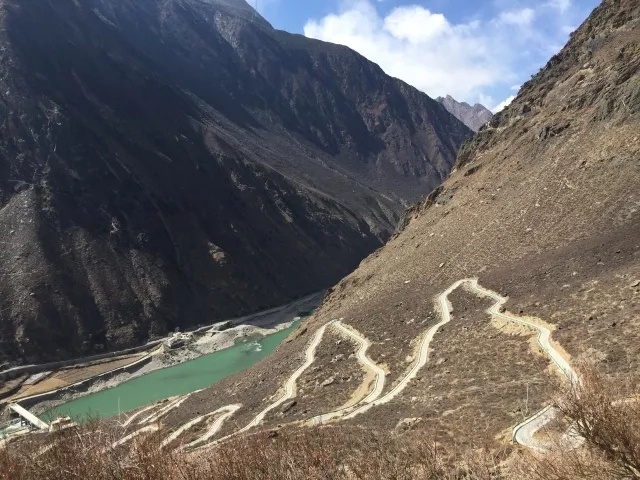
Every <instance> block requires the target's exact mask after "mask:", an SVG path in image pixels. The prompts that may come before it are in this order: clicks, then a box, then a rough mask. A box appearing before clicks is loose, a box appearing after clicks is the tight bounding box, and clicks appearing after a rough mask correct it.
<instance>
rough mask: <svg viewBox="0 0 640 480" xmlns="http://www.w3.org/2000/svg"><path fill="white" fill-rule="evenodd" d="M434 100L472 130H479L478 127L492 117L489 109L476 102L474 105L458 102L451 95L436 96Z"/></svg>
mask: <svg viewBox="0 0 640 480" xmlns="http://www.w3.org/2000/svg"><path fill="white" fill-rule="evenodd" d="M436 100H437V101H438V102H440V103H441V104H442V105H444V107H445V108H446V109H447V111H448V112H449V113H451V114H452V115H453V116H455V117H456V118H457V119H458V120H460V121H462V122H463V123H464V124H465V125H466V126H467V127H469V128H470V129H471V130H473V131H474V132H477V131H478V130H480V128H481V127H482V126H483V125H484V124H485V123H487V122H488V121H489V120H491V118H492V117H493V114H492V113H491V111H490V110H489V109H488V108H486V107H485V106H483V105H480V104H479V103H476V104H475V105H474V106H471V105H469V104H468V103H466V102H462V103H460V102H458V101H456V99H455V98H453V97H452V96H451V95H447V96H446V97H438V98H437V99H436Z"/></svg>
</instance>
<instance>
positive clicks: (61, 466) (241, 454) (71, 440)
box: [0, 422, 498, 480]
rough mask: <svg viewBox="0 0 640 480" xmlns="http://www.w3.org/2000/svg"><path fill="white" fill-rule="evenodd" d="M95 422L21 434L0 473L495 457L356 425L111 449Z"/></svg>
mask: <svg viewBox="0 0 640 480" xmlns="http://www.w3.org/2000/svg"><path fill="white" fill-rule="evenodd" d="M116 438H118V437H117V436H115V435H114V434H113V433H110V434H109V433H105V432H104V431H103V430H101V424H100V423H97V422H96V423H92V424H91V425H88V426H85V427H82V428H80V429H77V430H76V431H73V432H66V433H64V434H61V435H58V436H56V437H55V438H54V439H52V442H51V443H50V446H51V448H50V449H48V450H46V451H44V453H42V454H41V455H40V456H38V457H35V455H34V452H36V451H43V450H44V446H43V445H42V444H40V445H36V444H35V443H31V442H22V443H21V444H20V445H16V446H15V447H11V446H9V448H8V449H7V450H6V451H4V452H0V480H36V479H37V480H75V479H78V480H80V479H82V480H107V479H108V480H160V479H162V480H213V479H216V480H293V479H296V480H299V479H305V480H337V479H345V480H346V479H349V480H364V479H367V480H368V479H372V480H376V479H379V480H392V479H393V480H414V479H436V478H442V479H452V480H453V479H459V478H465V479H469V480H485V479H486V480H489V479H490V478H494V476H493V473H492V472H494V470H495V466H494V465H495V464H497V463H498V459H497V458H493V457H489V455H488V454H487V453H485V452H480V451H474V452H469V453H468V454H465V455H462V456H461V457H460V458H456V459H455V460H453V461H450V460H448V459H450V458H453V457H454V456H453V455H451V452H450V451H447V450H445V449H444V448H443V447H442V446H439V445H436V444H434V442H432V441H431V440H429V439H428V438H426V437H425V439H424V440H422V439H420V438H414V439H412V440H411V441H407V440H406V439H404V438H402V437H396V436H393V435H389V434H379V433H375V432H371V431H369V430H365V429H360V428H346V427H338V428H336V427H325V428H317V429H306V430H288V431H281V432H279V433H277V434H276V435H275V436H273V434H271V435H269V434H268V433H260V434H256V435H252V436H249V437H245V438H238V439H236V440H234V441H230V442H227V443H225V444H223V445H221V446H218V447H216V448H212V449H210V450H208V451H204V452H198V453H192V454H186V455H185V454H184V453H180V452H177V451H171V450H166V449H162V448H160V447H159V439H158V438H157V437H154V436H150V437H146V438H142V439H139V440H137V441H131V442H130V443H129V444H128V445H126V446H125V447H122V448H116V449H112V448H110V445H111V443H112V442H113V441H114V440H115V439H116Z"/></svg>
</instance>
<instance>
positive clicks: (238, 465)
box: [0, 365, 640, 480]
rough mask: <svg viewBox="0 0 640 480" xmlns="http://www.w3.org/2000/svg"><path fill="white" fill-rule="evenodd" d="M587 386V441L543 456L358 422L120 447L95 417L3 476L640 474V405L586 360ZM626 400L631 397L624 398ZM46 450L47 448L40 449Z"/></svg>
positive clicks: (4, 458)
mask: <svg viewBox="0 0 640 480" xmlns="http://www.w3.org/2000/svg"><path fill="white" fill-rule="evenodd" d="M579 371H580V376H581V378H582V379H583V382H582V384H581V385H580V387H579V388H568V387H561V394H560V395H559V396H558V398H557V400H556V403H557V405H558V406H559V407H560V409H561V410H562V411H563V413H564V414H565V415H566V423H567V424H569V425H575V426H577V427H576V429H577V432H578V433H579V434H580V435H582V436H583V437H584V439H585V440H584V444H583V445H582V446H581V447H580V448H577V449H575V450H567V449H566V448H565V447H563V446H562V444H561V442H560V441H559V440H558V441H557V443H556V447H554V448H555V450H552V451H551V452H549V453H544V454H537V453H536V454H534V453H531V452H529V451H524V450H522V449H517V448H516V449H514V448H515V447H514V448H511V447H509V448H505V449H502V450H500V451H498V452H495V451H494V452H489V451H488V450H484V449H475V448H473V447H472V446H466V447H462V446H460V445H456V444H455V443H452V442H442V441H440V440H439V439H438V438H437V437H436V436H435V435H432V434H428V433H425V432H424V431H421V430H420V429H411V428H410V429H409V430H407V431H405V432H403V433H401V434H392V433H388V432H387V433H380V432H378V431H375V430H372V429H368V428H360V427H349V426H344V425H343V426H328V427H322V428H304V429H282V430H277V431H265V432H260V433H257V434H253V435H250V436H245V437H237V438H234V439H231V440H230V441H228V442H225V443H223V444H221V445H217V446H213V447H211V448H209V449H206V450H200V451H198V452H197V453H193V454H190V453H188V452H180V451H178V450H175V449H168V448H161V447H160V437H159V436H157V435H154V434H151V435H148V436H141V437H138V438H136V439H133V440H131V441H130V442H129V443H127V444H126V445H124V446H121V447H118V448H112V444H113V443H114V441H115V440H116V439H117V438H119V436H120V435H121V432H119V431H118V429H117V428H114V427H113V426H112V425H108V424H105V423H100V422H91V423H89V424H87V425H85V426H83V427H79V428H77V429H74V430H68V431H65V432H61V433H58V434H55V435H52V436H50V437H49V438H47V439H46V440H45V439H38V438H36V437H31V438H30V439H24V440H22V441H17V442H15V443H13V444H10V445H9V446H8V447H7V448H6V449H4V450H0V480H161V479H162V480H214V479H215V480H300V479H305V480H427V479H428V480H435V479H442V480H454V479H459V480H461V479H464V480H489V479H494V480H498V479H504V480H519V479H523V478H527V479H532V480H587V479H593V478H598V479H602V480H616V479H638V478H640V470H639V467H640V405H639V404H638V403H637V402H636V401H632V400H635V399H629V401H620V400H621V399H620V398H619V391H620V389H619V388H618V386H617V385H616V384H614V383H612V382H611V381H610V380H608V379H606V378H605V377H603V376H602V375H600V374H599V373H598V372H597V370H595V369H594V368H593V366H586V365H583V366H582V367H581V368H580V369H579ZM622 400H625V399H622ZM35 452H39V453H35Z"/></svg>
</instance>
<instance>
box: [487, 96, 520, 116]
mask: <svg viewBox="0 0 640 480" xmlns="http://www.w3.org/2000/svg"><path fill="white" fill-rule="evenodd" d="M515 99H516V96H515V95H511V96H509V97H508V98H506V99H504V100H503V101H502V102H500V103H499V104H498V105H496V106H495V107H493V108H492V109H491V111H492V112H493V113H498V112H499V111H500V110H503V109H504V108H506V107H508V106H509V105H511V102H513V101H514V100H515Z"/></svg>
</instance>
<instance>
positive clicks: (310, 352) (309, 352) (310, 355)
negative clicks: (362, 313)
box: [237, 322, 332, 433]
mask: <svg viewBox="0 0 640 480" xmlns="http://www.w3.org/2000/svg"><path fill="white" fill-rule="evenodd" d="M331 323H332V322H329V323H326V324H324V325H323V326H322V327H320V328H319V329H318V330H317V331H316V333H315V335H314V336H313V340H312V341H311V343H310V344H309V346H308V347H307V349H306V350H305V352H304V355H305V362H304V363H303V364H302V365H301V366H300V367H299V368H298V369H297V370H296V371H295V372H293V374H292V375H291V376H290V377H289V379H288V380H287V381H286V383H285V384H284V393H283V394H282V396H281V397H280V398H279V399H278V400H276V401H275V402H273V403H272V404H271V405H269V406H268V407H267V408H265V409H264V410H262V411H261V412H260V413H259V414H258V415H256V416H255V417H254V418H253V420H251V422H249V424H248V425H247V426H246V427H244V428H242V429H241V430H239V431H238V432H237V433H243V432H246V431H247V430H249V429H250V428H253V427H255V426H257V425H260V424H261V423H262V421H263V420H264V417H265V416H266V415H267V413H269V412H270V411H271V410H273V409H274V408H278V407H279V406H280V405H282V404H283V403H284V402H286V401H287V400H291V399H292V398H294V397H295V396H296V382H297V381H298V378H300V377H301V376H302V374H303V373H304V372H305V371H306V370H307V369H308V368H309V367H310V366H311V364H312V363H313V362H314V361H315V359H316V349H317V348H318V345H320V342H321V341H322V337H324V332H325V330H326V329H327V327H328V326H329V325H330V324H331Z"/></svg>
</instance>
